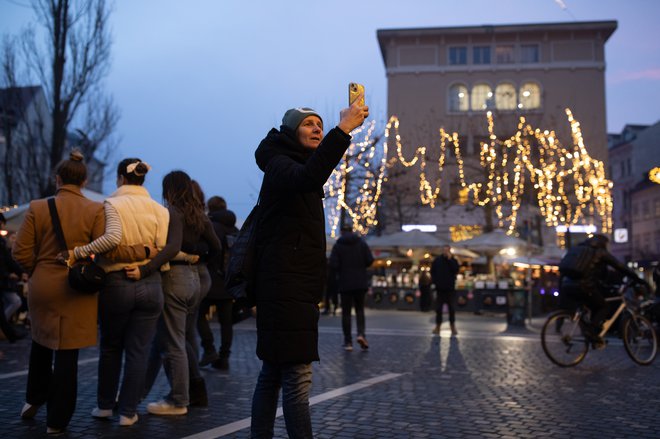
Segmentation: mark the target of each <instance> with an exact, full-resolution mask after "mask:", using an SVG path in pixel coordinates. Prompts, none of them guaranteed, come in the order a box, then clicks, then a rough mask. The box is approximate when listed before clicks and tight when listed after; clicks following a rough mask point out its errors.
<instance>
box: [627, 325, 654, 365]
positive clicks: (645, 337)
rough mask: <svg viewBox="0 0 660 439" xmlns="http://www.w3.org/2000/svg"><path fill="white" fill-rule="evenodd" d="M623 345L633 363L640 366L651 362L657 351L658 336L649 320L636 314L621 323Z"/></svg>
mask: <svg viewBox="0 0 660 439" xmlns="http://www.w3.org/2000/svg"><path fill="white" fill-rule="evenodd" d="M623 345H624V346H625V347H626V352H628V355H630V358H632V359H633V361H634V362H635V363H637V364H641V365H642V366H647V365H649V364H651V363H653V360H654V359H655V356H656V354H657V353H658V338H657V335H656V333H655V330H654V329H653V325H652V324H651V322H650V321H649V320H648V319H647V318H645V317H642V316H637V315H632V316H630V317H629V318H628V319H626V321H625V323H624V324H623Z"/></svg>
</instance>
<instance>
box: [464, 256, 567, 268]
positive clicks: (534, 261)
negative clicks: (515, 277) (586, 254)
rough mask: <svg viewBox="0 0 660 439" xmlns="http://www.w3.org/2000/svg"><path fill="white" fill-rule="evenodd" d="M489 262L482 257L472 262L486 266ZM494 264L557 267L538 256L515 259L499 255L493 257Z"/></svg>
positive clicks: (517, 257)
mask: <svg viewBox="0 0 660 439" xmlns="http://www.w3.org/2000/svg"><path fill="white" fill-rule="evenodd" d="M487 263H488V260H487V258H486V257H485V256H480V257H478V258H476V259H474V260H473V261H472V264H473V265H486V264H487ZM493 263H495V264H504V263H507V264H526V265H542V266H546V265H548V266H556V265H557V264H556V263H553V262H552V261H548V260H546V259H544V258H542V257H538V256H531V257H527V256H515V257H506V256H504V255H497V256H494V257H493Z"/></svg>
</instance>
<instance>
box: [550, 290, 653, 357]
mask: <svg viewBox="0 0 660 439" xmlns="http://www.w3.org/2000/svg"><path fill="white" fill-rule="evenodd" d="M633 284H634V281H633V280H629V281H627V282H624V283H623V284H621V285H620V286H619V287H618V288H617V289H616V296H614V297H608V298H606V299H605V301H606V302H614V301H621V304H620V305H619V307H618V308H617V309H616V311H615V312H614V314H613V315H612V316H611V317H610V318H609V319H608V320H606V321H605V322H604V323H603V329H602V330H601V332H600V334H598V335H599V336H600V337H604V336H605V334H606V333H607V332H608V331H609V330H610V328H611V327H612V325H613V324H614V322H615V321H616V320H617V318H618V317H619V316H620V315H622V313H623V324H622V327H623V332H622V334H623V345H624V346H625V348H626V352H627V353H628V355H629V356H630V358H632V360H633V361H634V362H635V363H637V364H640V365H643V366H647V365H649V364H651V363H652V362H653V360H654V359H655V356H656V354H657V353H658V338H657V337H658V336H657V335H656V332H655V330H654V328H653V325H652V323H651V322H650V321H649V319H647V318H646V317H644V316H642V315H641V314H640V312H639V306H638V304H637V301H636V300H635V299H634V297H632V293H631V291H630V287H631V286H632V285H633ZM588 315H589V310H588V309H587V308H586V307H585V306H584V305H580V306H578V307H577V309H576V310H575V311H569V310H559V311H555V312H553V313H552V314H550V315H549V316H548V319H547V320H546V322H545V324H544V325H543V329H542V330H541V345H542V346H543V351H544V352H545V354H546V355H547V356H548V358H549V359H550V360H551V361H552V362H553V363H555V364H556V365H558V366H561V367H571V366H576V365H578V364H579V363H580V362H581V361H582V360H584V358H585V357H586V356H587V352H588V351H589V345H590V344H591V345H592V348H601V346H596V343H595V342H594V339H593V337H589V336H588V334H589V329H590V328H591V325H590V324H589V321H588ZM602 347H604V346H602Z"/></svg>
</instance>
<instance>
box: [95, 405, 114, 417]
mask: <svg viewBox="0 0 660 439" xmlns="http://www.w3.org/2000/svg"><path fill="white" fill-rule="evenodd" d="M92 416H94V417H95V418H101V419H105V418H109V417H110V416H112V409H100V408H98V407H94V408H93V409H92Z"/></svg>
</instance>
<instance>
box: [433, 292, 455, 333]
mask: <svg viewBox="0 0 660 439" xmlns="http://www.w3.org/2000/svg"><path fill="white" fill-rule="evenodd" d="M455 302H456V291H438V300H437V303H436V308H435V324H436V325H442V306H443V305H444V304H445V303H446V304H447V309H448V310H449V323H451V324H452V325H453V324H454V323H455V322H456V309H455V308H454V303H455Z"/></svg>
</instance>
